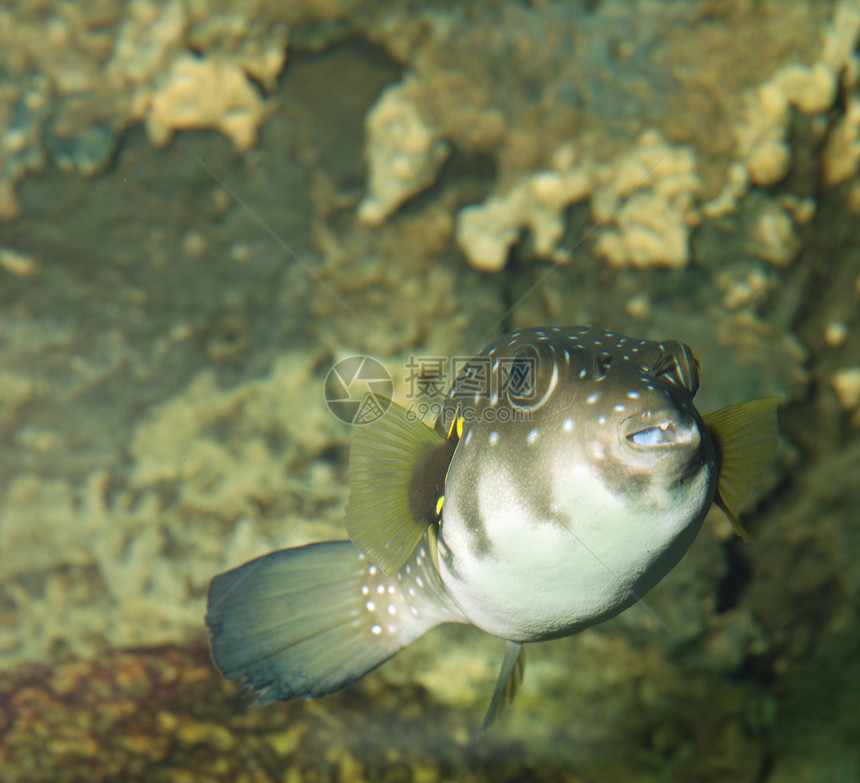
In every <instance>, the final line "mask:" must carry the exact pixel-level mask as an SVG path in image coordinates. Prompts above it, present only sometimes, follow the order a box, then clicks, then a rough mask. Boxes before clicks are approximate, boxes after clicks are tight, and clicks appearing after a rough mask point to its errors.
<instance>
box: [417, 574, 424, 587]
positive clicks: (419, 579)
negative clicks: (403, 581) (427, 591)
mask: <svg viewBox="0 0 860 783" xmlns="http://www.w3.org/2000/svg"><path fill="white" fill-rule="evenodd" d="M415 581H416V582H417V583H418V587H424V580H423V579H422V578H421V577H420V576H416V577H415Z"/></svg>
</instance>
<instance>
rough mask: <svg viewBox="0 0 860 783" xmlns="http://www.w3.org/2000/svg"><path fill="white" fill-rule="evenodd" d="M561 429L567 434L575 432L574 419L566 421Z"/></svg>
mask: <svg viewBox="0 0 860 783" xmlns="http://www.w3.org/2000/svg"><path fill="white" fill-rule="evenodd" d="M561 427H562V429H563V430H564V431H565V432H573V419H565V420H564V424H562V425H561Z"/></svg>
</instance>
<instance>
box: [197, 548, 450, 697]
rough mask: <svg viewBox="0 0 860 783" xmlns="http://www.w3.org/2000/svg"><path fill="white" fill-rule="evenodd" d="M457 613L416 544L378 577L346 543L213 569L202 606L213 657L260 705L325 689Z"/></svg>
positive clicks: (347, 681) (351, 680)
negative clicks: (399, 565)
mask: <svg viewBox="0 0 860 783" xmlns="http://www.w3.org/2000/svg"><path fill="white" fill-rule="evenodd" d="M463 621H464V620H463V618H462V616H461V615H460V614H459V612H458V610H457V609H456V608H455V607H454V605H453V604H452V603H451V601H450V599H449V598H448V597H447V593H446V591H445V588H444V586H443V585H442V582H441V580H440V579H439V576H438V573H437V572H436V569H435V567H434V566H433V563H432V562H431V560H430V558H429V557H427V555H426V554H425V547H424V546H419V547H418V548H417V549H416V551H415V552H414V553H413V555H412V557H411V558H410V559H409V561H408V562H407V563H405V564H404V566H403V568H402V569H401V570H400V571H398V572H397V573H395V574H393V575H392V576H386V575H385V574H384V573H383V572H382V570H381V569H379V568H377V567H376V566H374V565H372V564H371V563H370V562H369V561H368V560H367V559H366V558H365V556H364V555H363V554H361V552H359V550H358V549H357V548H356V547H355V545H354V544H352V543H351V542H350V541H327V542H325V543H320V544H310V545H309V546H303V547H296V548H293V549H282V550H280V551H277V552H272V553H270V554H268V555H264V556H263V557H260V558H257V559H256V560H252V561H250V562H249V563H245V565H242V566H239V567H238V568H234V569H233V570H232V571H226V572H225V573H223V574H219V575H218V576H216V577H215V578H214V579H213V580H212V583H211V585H210V587H209V606H208V611H207V614H206V625H207V626H208V628H209V633H210V635H211V637H212V652H213V657H214V659H215V664H216V665H217V667H218V669H219V670H220V671H221V673H222V674H223V675H224V676H225V677H226V678H228V679H230V680H234V681H235V682H236V683H237V685H239V687H241V688H244V689H246V690H247V691H250V692H252V693H254V694H255V695H256V696H257V702H258V703H260V704H267V703H269V702H273V701H279V700H286V699H293V698H295V697H297V696H308V697H314V696H323V695H325V694H327V693H333V692H334V691H337V690H340V689H341V688H345V687H346V686H348V685H351V684H352V683H354V682H355V681H356V680H358V679H360V678H361V677H363V676H364V675H365V674H367V673H368V672H369V671H371V670H372V669H375V668H376V667H377V666H379V665H380V664H382V663H384V662H385V661H387V660H388V659H389V658H390V657H391V656H393V655H394V654H395V653H397V652H399V651H400V650H402V649H403V648H404V647H405V646H406V645H408V644H409V643H410V642H412V641H414V640H415V639H417V638H418V637H419V636H421V635H422V634H423V633H424V632H425V631H428V630H429V629H430V628H433V627H434V626H436V625H439V624H440V623H443V622H463Z"/></svg>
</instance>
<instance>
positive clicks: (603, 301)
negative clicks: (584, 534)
mask: <svg viewBox="0 0 860 783" xmlns="http://www.w3.org/2000/svg"><path fill="white" fill-rule="evenodd" d="M858 44H860V0H832V1H831V0H779V2H777V1H776V0H772V1H770V2H769V1H768V0H724V1H718V0H684V1H681V0H637V1H631V2H621V1H620V0H582V2H576V1H574V0H569V1H568V2H561V1H560V0H555V1H553V0H535V1H534V2H530V3H529V2H514V1H513V0H502V2H493V3H490V2H453V1H452V0H447V1H445V2H443V1H442V0H439V2H422V3H415V2H381V1H377V2H374V1H373V0H324V1H323V2H320V0H315V1H314V0H307V1H306V2H302V1H301V0H295V1H293V2H291V1H290V0H212V1H211V2H203V1H202V0H167V1H166V2H154V1H150V0H89V1H87V2H59V0H54V1H53V2H51V1H50V0H44V1H40V2H33V1H32V0H22V2H14V1H11V2H10V1H9V0H6V2H4V3H3V4H2V6H0V133H2V137H0V219H2V220H0V780H2V781H4V782H6V783H13V782H18V781H20V782H24V781H95V780H105V781H107V780H122V781H255V782H256V781H290V782H292V781H328V780H338V781H362V780H367V781H375V780H381V781H416V782H419V783H431V782H432V781H437V780H438V781H441V780H457V781H483V780H488V781H489V780H492V781H518V780H530V781H570V782H571V783H573V782H576V783H579V782H580V781H621V780H623V781H633V782H635V783H638V782H639V781H643V782H644V781H678V782H681V781H709V782H710V781H749V782H750V783H754V782H756V783H788V782H789V781H797V782H798V783H806V782H807V781H808V782H809V783H812V782H813V781H814V782H816V783H819V782H821V781H833V782H841V781H845V782H846V783H847V782H848V781H857V780H860V711H858V707H857V704H858V700H860V657H858V653H860V623H858V613H860V558H858V552H860V512H858V509H860V171H858V170H860V57H858ZM576 323H595V324H599V325H601V326H604V327H606V328H609V329H612V330H614V331H617V332H621V333H624V334H628V335H631V336H636V337H641V338H653V339H677V340H682V341H684V342H686V343H688V344H689V345H690V346H692V348H693V349H694V351H695V352H696V353H697V355H698V357H699V359H700V360H701V363H702V369H703V372H702V387H701V389H700V391H699V394H698V397H697V404H698V407H699V409H700V410H703V411H709V410H713V409H715V408H718V407H720V406H723V405H727V404H730V403H734V402H739V401H743V400H749V399H753V398H756V397H762V396H767V395H780V396H782V398H783V403H782V405H781V409H780V421H781V430H782V441H781V445H780V451H779V455H778V458H777V459H776V460H775V461H774V464H773V466H772V468H771V470H770V471H769V473H768V475H767V479H766V481H765V482H764V484H763V486H762V487H761V488H760V489H759V491H758V493H757V494H756V496H755V498H754V499H753V500H752V502H751V503H750V504H749V505H748V509H747V513H746V514H745V516H744V523H745V525H746V526H747V527H748V529H749V530H750V532H751V533H752V535H753V536H754V538H755V543H754V544H749V545H747V544H744V543H742V542H741V541H740V540H739V539H736V538H734V537H733V534H732V531H731V527H730V525H729V524H728V522H726V521H725V519H724V518H723V517H722V516H721V514H720V513H719V512H718V511H716V512H713V513H712V514H711V515H710V516H709V517H708V519H707V520H706V523H705V526H704V528H703V530H702V532H701V533H700V534H699V537H698V539H697V541H696V542H695V544H694V545H693V547H692V549H691V550H690V552H689V553H688V554H687V555H686V556H685V558H684V559H683V560H682V562H681V564H680V565H679V566H678V567H677V568H676V569H675V570H674V571H673V572H672V573H670V574H669V576H668V577H667V578H666V579H665V580H664V581H663V582H662V583H661V584H660V585H658V586H657V587H656V588H655V589H654V590H653V591H652V592H651V593H650V594H649V596H648V604H649V606H650V607H651V608H652V609H653V614H651V613H649V612H648V611H645V610H643V609H642V608H641V607H637V606H634V607H633V608H631V609H630V610H628V611H627V612H625V613H624V614H623V615H621V616H620V617H618V618H616V619H614V620H612V621H610V622H608V623H606V624H603V625H600V626H597V627H595V628H593V629H590V630H587V631H585V632H583V633H582V634H580V635H578V636H575V637H572V638H567V639H562V640H559V641H555V642H549V643H544V644H540V645H535V646H532V647H531V648H530V650H529V666H528V672H527V674H526V678H525V682H524V684H523V687H522V688H521V690H520V693H519V696H518V698H517V702H516V703H515V705H514V706H513V707H512V709H511V710H510V711H509V712H508V713H507V714H506V715H505V716H504V717H503V719H502V720H501V721H500V722H499V724H498V725H497V726H495V727H493V729H492V730H491V731H490V732H489V733H487V734H486V735H484V736H481V737H477V736H476V732H477V727H478V725H479V723H480V719H481V717H482V715H483V711H484V709H485V707H486V703H487V700H488V698H489V694H490V693H491V692H492V687H493V682H494V680H495V676H496V672H497V668H498V665H499V661H500V659H501V654H502V649H503V645H502V643H501V642H500V641H499V640H496V639H493V638H491V637H488V636H486V635H485V634H482V633H480V632H478V631H477V630H475V629H473V628H467V627H460V626H456V627H454V626H447V627H444V628H440V629H437V630H435V631H433V632H432V633H430V634H428V635H427V636H426V637H424V638H423V639H422V640H421V641H419V642H418V643H416V644H414V645H412V646H410V647H409V648H408V649H407V650H405V651H404V652H403V653H401V654H400V655H398V656H397V657H396V658H394V659H393V660H392V661H391V662H389V663H388V664H386V665H385V666H384V667H382V668H381V669H379V670H377V671H376V672H374V673H373V674H371V675H370V676H368V677H367V678H366V679H365V680H363V681H362V682H360V683H358V684H357V685H355V686H353V687H351V688H349V689H347V690H346V691H343V692H342V693H339V694H336V695H334V696H330V697H327V698H325V699H321V700H317V701H296V702H291V703H286V704H275V705H272V706H269V707H266V708H260V709H256V708H249V706H248V705H247V701H246V700H245V699H243V698H242V696H241V695H240V694H237V693H236V692H235V690H234V689H233V688H232V686H230V685H229V684H227V683H225V682H224V681H223V680H222V679H221V677H220V676H219V675H218V673H217V672H216V671H215V669H214V667H213V666H212V664H211V662H210V658H209V652H208V646H207V640H206V633H205V626H204V624H203V622H202V617H203V613H204V611H205V592H206V588H207V585H208V582H209V580H210V579H211V578H212V576H214V575H215V574H216V573H218V572H220V571H223V570H225V569H227V568H232V567H234V566H236V565H238V564H240V563H241V562H243V561H245V560H247V559H250V558H252V557H256V556H258V555H260V554H263V553H265V552H267V551H269V550H270V549H271V548H273V547H285V546H295V545H299V544H303V543H306V542H309V541H315V540H321V539H327V538H342V537H345V530H344V527H343V510H344V505H345V502H346V497H347V492H348V486H347V482H345V481H344V480H343V479H344V477H345V475H346V471H347V460H348V454H349V439H350V427H349V426H348V425H347V424H345V423H343V422H342V421H339V420H338V418H337V417H335V416H334V415H332V413H331V412H330V411H329V410H328V408H327V406H326V402H325V398H324V393H323V389H324V381H325V378H326V375H327V373H328V371H329V369H330V368H331V367H332V366H333V365H334V364H335V363H336V362H337V361H338V360H340V359H343V358H345V357H348V356H352V355H361V356H371V357H374V358H376V359H377V360H379V361H380V362H382V363H383V364H384V366H385V367H386V368H387V370H388V372H390V373H391V375H392V378H393V380H394V387H395V398H398V399H402V398H403V396H404V394H406V392H407V385H408V380H409V370H408V368H409V366H410V361H414V358H415V357H446V356H469V355H471V354H473V353H476V352H477V351H479V350H480V349H482V348H483V346H484V345H485V344H487V343H488V342H490V341H491V340H492V339H494V338H495V337H497V336H498V335H499V334H501V333H503V332H505V331H510V330H512V329H515V328H517V327H522V326H540V325H551V324H576ZM449 380H450V379H449ZM654 615H656V617H655V616H654ZM658 619H659V622H658Z"/></svg>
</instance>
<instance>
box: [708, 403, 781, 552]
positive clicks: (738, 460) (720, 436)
mask: <svg viewBox="0 0 860 783" xmlns="http://www.w3.org/2000/svg"><path fill="white" fill-rule="evenodd" d="M779 401H780V398H779V397H768V398H766V399H763V400H753V401H752V402H742V403H740V404H738V405H729V406H727V407H725V408H720V409H719V410H718V411H713V412H711V413H708V414H705V415H704V416H703V417H702V418H703V419H704V421H705V424H706V425H707V427H708V430H709V431H710V433H711V435H712V436H713V438H714V441H715V444H716V447H717V453H718V458H719V464H720V475H719V480H718V483H717V498H716V504H717V506H718V507H719V508H721V509H722V510H723V512H724V513H725V514H726V516H727V517H728V518H729V520H730V521H731V523H732V527H733V528H734V530H735V532H736V533H737V534H738V535H739V536H740V537H741V538H742V539H744V541H752V538H751V536H750V535H749V533H747V531H746V530H744V528H743V527H742V526H741V523H740V522H738V519H737V517H738V513H739V512H740V509H741V506H742V505H743V502H744V500H746V498H747V496H748V495H749V493H750V492H751V491H752V488H753V487H754V486H755V485H756V484H758V482H759V481H760V480H761V477H762V475H763V474H764V472H765V470H766V469H767V466H768V465H769V464H770V461H771V460H772V459H773V455H774V454H775V453H776V446H777V443H778V441H779V426H778V423H777V418H776V410H777V406H778V405H779Z"/></svg>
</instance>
